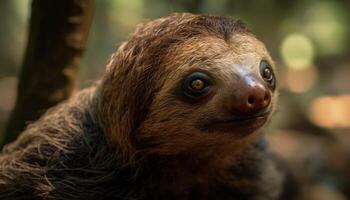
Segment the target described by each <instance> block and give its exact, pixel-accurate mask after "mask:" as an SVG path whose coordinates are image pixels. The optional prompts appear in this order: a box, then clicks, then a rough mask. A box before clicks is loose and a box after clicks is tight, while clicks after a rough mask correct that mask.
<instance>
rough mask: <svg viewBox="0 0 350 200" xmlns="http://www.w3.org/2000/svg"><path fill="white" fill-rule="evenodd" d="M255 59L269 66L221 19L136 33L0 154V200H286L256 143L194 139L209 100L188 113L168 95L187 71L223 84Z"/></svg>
mask: <svg viewBox="0 0 350 200" xmlns="http://www.w3.org/2000/svg"><path fill="white" fill-rule="evenodd" d="M261 58H264V59H267V60H269V61H270V62H271V63H272V61H271V58H270V56H269V54H268V52H267V50H266V49H265V47H264V45H263V44H262V43H261V42H259V41H258V40H257V39H256V38H255V37H254V36H253V35H252V33H250V32H249V31H248V30H247V28H246V27H245V26H244V25H243V24H242V23H241V22H240V21H238V20H236V19H233V18H230V17H217V16H206V15H192V14H174V15H171V16H169V17H165V18H160V19H157V20H154V21H150V22H146V23H144V24H142V25H140V26H139V27H138V28H137V30H136V31H135V33H134V34H133V35H132V36H131V38H130V39H129V40H128V41H127V42H125V43H123V44H122V45H121V47H120V48H119V49H118V51H117V52H116V53H115V54H114V55H113V56H112V58H111V60H110V62H109V64H108V66H107V72H106V73H105V75H104V77H103V78H102V80H101V82H100V83H98V84H97V85H96V86H92V87H90V88H88V89H85V90H82V91H81V92H79V93H78V94H77V95H75V96H74V97H73V98H71V99H70V100H68V101H67V102H65V103H62V104H60V105H58V106H57V107H55V108H52V109H50V110H49V111H48V112H47V113H46V114H45V115H44V116H42V117H41V119H40V120H38V121H37V122H35V123H32V124H31V125H29V126H28V128H27V129H26V130H25V131H24V132H23V133H22V134H21V136H20V138H18V139H17V141H16V142H14V143H12V144H10V145H8V146H7V147H6V148H5V149H4V150H3V153H2V155H1V156H0V199H11V200H18V199H50V200H51V199H84V200H88V199H91V200H92V199H94V200H96V199H239V200H251V199H261V200H265V199H266V200H272V199H281V198H283V199H287V197H288V198H289V197H291V196H290V195H289V194H288V193H286V191H287V190H286V188H288V187H286V186H288V185H290V184H289V182H288V181H289V179H288V177H287V176H286V174H285V172H284V168H283V167H281V166H282V165H280V164H278V162H276V159H274V156H273V155H272V154H271V153H270V152H269V151H268V150H267V147H266V144H265V143H264V140H263V139H262V138H261V137H260V134H258V133H255V134H251V135H249V136H247V137H244V138H236V137H234V136H233V135H234V134H225V133H214V132H215V131H214V130H210V131H209V132H206V133H205V134H203V133H202V132H205V130H207V128H206V127H205V126H204V124H206V123H209V122H210V121H212V120H214V119H215V117H218V116H219V117H220V115H218V113H221V110H220V109H221V108H219V107H218V106H217V105H219V103H220V101H219V97H217V99H215V98H214V100H212V101H210V102H206V103H202V104H193V103H190V102H185V101H184V100H182V99H181V97H179V96H178V95H177V92H176V91H177V89H178V86H177V85H178V82H179V80H181V78H182V77H183V75H184V74H185V73H188V72H189V71H192V70H195V69H196V67H197V68H198V67H201V69H202V70H208V71H209V70H211V71H214V72H215V73H216V74H218V77H220V78H219V79H220V80H221V81H222V82H221V84H225V83H226V82H227V81H229V82H230V81H232V77H234V76H235V74H237V73H238V71H240V69H241V68H240V66H241V65H247V60H248V61H249V62H250V63H248V64H250V65H249V66H253V65H254V66H255V63H256V62H259V60H260V59H261ZM232 61H234V63H231V62H232ZM231 64H236V65H237V66H234V65H231ZM229 66H234V67H229ZM232 70H236V71H232ZM243 71H251V72H252V73H256V74H258V73H259V71H258V69H256V67H255V68H254V67H250V68H247V69H245V70H243ZM219 84H220V82H219ZM217 92H218V93H219V92H220V91H217ZM225 95H226V94H225V93H223V94H222V96H225ZM275 95H276V94H275ZM217 96H218V95H217ZM273 98H274V101H273V102H274V103H275V102H276V100H275V99H276V98H277V97H276V96H274V97H273ZM221 117H224V116H221ZM286 194H287V195H286Z"/></svg>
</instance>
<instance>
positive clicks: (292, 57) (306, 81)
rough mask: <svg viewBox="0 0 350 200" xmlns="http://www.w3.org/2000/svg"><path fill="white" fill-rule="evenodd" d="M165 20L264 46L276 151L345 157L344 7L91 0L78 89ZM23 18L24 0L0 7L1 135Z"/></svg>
mask: <svg viewBox="0 0 350 200" xmlns="http://www.w3.org/2000/svg"><path fill="white" fill-rule="evenodd" d="M172 12H194V13H207V14H218V15H231V16H235V17H238V18H240V19H242V20H243V21H244V22H245V23H246V24H248V26H249V27H250V28H251V29H252V30H253V32H254V33H256V35H257V37H258V38H259V39H261V40H262V41H263V42H265V43H266V46H267V48H268V49H269V50H270V52H271V54H272V56H273V57H274V59H275V61H276V64H277V67H278V77H279V79H278V80H279V81H278V85H279V87H280V103H279V108H278V111H277V113H276V115H275V118H274V120H273V122H272V123H271V125H270V126H269V128H268V130H269V131H268V132H269V133H268V135H269V138H270V140H271V143H272V146H273V148H274V149H275V150H276V151H278V152H279V153H281V154H282V155H284V156H286V157H288V158H290V157H293V156H294V157H295V156H298V155H299V154H300V153H301V154H303V153H305V151H304V150H300V149H301V147H304V149H305V146H306V147H310V148H306V149H308V150H310V151H311V153H309V154H308V153H306V154H307V155H312V156H313V155H314V154H317V153H318V154H320V153H321V154H322V156H326V155H328V154H326V153H325V154H323V153H322V152H323V151H327V152H328V150H325V149H328V148H329V147H330V146H332V145H333V143H327V142H328V140H331V139H327V138H333V139H334V138H335V139H336V140H337V141H338V142H339V143H341V145H342V146H341V149H342V150H343V151H342V152H344V151H345V152H347V153H349V152H350V150H349V149H350V1H346V0H295V1H281V0H256V1H253V0H244V1H243V0H242V1H238V0H235V1H230V0H178V1H171V0H108V1H107V0H99V1H97V0H96V1H95V16H94V22H93V25H92V29H91V32H90V38H89V45H88V49H87V51H86V53H85V57H84V60H83V63H82V66H81V71H80V86H81V87H86V86H88V85H89V84H91V83H92V82H93V81H94V80H96V79H97V78H98V77H100V75H101V74H102V72H103V71H104V66H105V63H106V60H107V59H108V57H109V55H110V54H111V53H112V52H113V51H114V50H115V49H116V48H117V46H118V45H119V44H120V43H121V41H123V40H125V39H127V37H128V34H129V33H130V32H132V31H133V29H134V28H135V25H136V24H137V23H140V22H142V21H144V20H145V19H153V18H157V17H160V16H164V15H168V14H170V13H172ZM29 15H30V1H28V0H1V1H0V132H1V130H3V128H4V126H5V124H6V120H7V118H8V116H9V113H10V111H11V109H12V108H13V106H14V102H15V98H16V85H17V75H18V73H19V70H20V67H21V61H22V56H23V53H24V50H25V45H26V36H27V26H28V19H29ZM300 138H303V139H300ZM320 141H326V142H320ZM314 146H315V148H314ZM332 148H333V146H332ZM301 151H302V152H301ZM332 153H334V152H332ZM345 155H346V156H347V157H346V156H345V157H346V159H348V158H349V154H345ZM322 156H321V157H322ZM332 156H334V154H330V156H329V157H332ZM335 156H338V154H337V155H335ZM305 157H307V156H305ZM329 157H327V158H322V159H323V161H324V160H327V159H328V158H329ZM344 159H345V158H344ZM349 160H350V159H349ZM327 162H328V160H327ZM329 162H331V161H329ZM331 163H332V162H331ZM335 163H336V162H335ZM311 168H312V167H311ZM349 168H350V167H349ZM349 171H350V170H348V172H349ZM327 180H328V179H327ZM327 180H326V184H333V182H329V181H328V182H327ZM316 189H318V188H316ZM327 192H328V193H327ZM329 193H331V194H329ZM322 194H323V193H322ZM327 195H337V194H333V193H332V192H330V191H328V190H327V191H326V193H325V194H323V195H321V196H323V197H324V196H327ZM320 199H322V198H320ZM328 199H329V198H328ZM331 199H344V197H343V196H341V195H340V196H336V197H335V196H332V198H331Z"/></svg>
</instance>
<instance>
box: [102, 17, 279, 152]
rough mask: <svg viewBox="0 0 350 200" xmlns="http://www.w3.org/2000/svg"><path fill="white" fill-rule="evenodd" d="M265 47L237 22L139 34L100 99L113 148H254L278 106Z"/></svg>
mask: <svg viewBox="0 0 350 200" xmlns="http://www.w3.org/2000/svg"><path fill="white" fill-rule="evenodd" d="M275 88H276V79H275V75H274V66H273V61H272V60H271V57H270V55H269V53H268V51H267V50H266V48H265V46H264V44H263V43H262V42H260V41H259V40H258V39H256V38H255V36H254V35H253V34H252V33H251V32H250V31H248V30H247V28H246V27H245V26H244V25H243V24H242V23H241V22H240V21H239V20H237V19H234V18H230V17H218V16H207V15H192V14H175V15H171V16H169V17H165V18H161V19H157V20H154V21H150V22H147V23H145V24H143V25H141V26H139V27H138V28H137V30H136V32H135V33H134V34H133V35H132V36H131V39H130V40H129V41H127V42H126V43H124V44H122V45H121V47H120V48H119V50H118V51H117V52H116V54H115V55H114V56H113V57H112V59H111V62H110V63H109V66H108V70H107V73H106V75H105V77H104V79H103V81H102V83H101V85H100V89H99V93H98V100H99V101H98V102H99V104H98V113H99V121H100V124H101V126H102V128H103V130H104V132H105V134H106V135H107V138H108V140H109V142H110V143H111V144H112V145H116V146H117V147H118V146H119V147H121V149H122V150H125V149H134V148H136V149H148V151H150V152H152V153H158V154H167V155H168V154H178V153H181V152H203V151H207V150H208V149H213V148H214V149H216V150H217V149H218V148H220V147H221V146H226V145H231V146H232V145H234V144H237V143H242V142H246V141H251V140H252V139H253V138H254V137H255V136H256V135H257V133H258V132H259V130H260V129H261V128H262V127H263V126H264V125H265V124H266V122H267V121H268V120H269V118H270V116H271V114H272V112H273V110H274V104H275V103H276V94H275Z"/></svg>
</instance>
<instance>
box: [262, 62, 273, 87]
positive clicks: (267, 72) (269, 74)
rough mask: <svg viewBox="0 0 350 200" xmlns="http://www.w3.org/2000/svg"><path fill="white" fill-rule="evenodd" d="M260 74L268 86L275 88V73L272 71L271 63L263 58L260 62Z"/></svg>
mask: <svg viewBox="0 0 350 200" xmlns="http://www.w3.org/2000/svg"><path fill="white" fill-rule="evenodd" d="M260 74H261V76H262V78H263V79H264V80H265V81H266V82H267V83H268V84H269V86H270V88H272V89H275V88H276V78H275V74H274V73H273V69H272V67H271V65H270V64H269V63H268V62H267V61H265V60H263V61H261V62H260Z"/></svg>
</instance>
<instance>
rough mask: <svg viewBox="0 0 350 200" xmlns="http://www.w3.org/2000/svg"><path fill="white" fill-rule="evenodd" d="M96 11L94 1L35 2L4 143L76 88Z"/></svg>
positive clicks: (50, 0)
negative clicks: (94, 11)
mask: <svg viewBox="0 0 350 200" xmlns="http://www.w3.org/2000/svg"><path fill="white" fill-rule="evenodd" d="M92 11H93V0H33V2H32V12H31V18H30V24H29V38H28V43H27V49H26V54H25V57H24V62H23V66H22V71H21V73H20V76H19V85H18V91H17V94H18V95H17V100H16V105H15V108H14V110H13V112H12V113H11V116H10V119H9V122H8V126H7V128H6V131H5V136H4V140H3V141H4V144H6V143H8V142H11V141H13V140H14V139H15V138H16V137H17V136H18V134H19V133H20V132H21V131H23V130H24V128H25V127H26V125H27V124H28V123H29V122H31V121H35V120H37V119H38V118H39V117H40V115H41V114H43V113H44V112H45V111H46V110H47V109H48V108H50V107H52V106H54V105H56V104H57V103H59V102H61V101H62V100H65V99H67V98H68V97H69V96H70V95H71V93H72V92H73V90H74V88H76V85H77V77H78V69H79V64H80V60H81V57H82V53H83V51H84V49H85V46H86V42H87V36H88V32H89V28H90V24H91V21H92Z"/></svg>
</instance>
